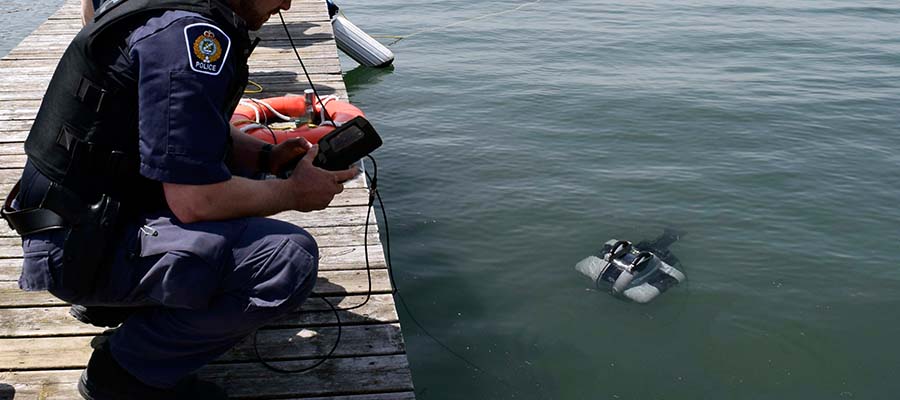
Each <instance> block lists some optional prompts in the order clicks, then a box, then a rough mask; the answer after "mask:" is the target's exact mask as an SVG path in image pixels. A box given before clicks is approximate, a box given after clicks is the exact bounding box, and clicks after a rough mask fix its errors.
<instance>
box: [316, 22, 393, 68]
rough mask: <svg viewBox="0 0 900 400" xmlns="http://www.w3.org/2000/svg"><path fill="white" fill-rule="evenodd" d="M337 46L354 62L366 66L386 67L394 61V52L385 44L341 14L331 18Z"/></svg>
mask: <svg viewBox="0 0 900 400" xmlns="http://www.w3.org/2000/svg"><path fill="white" fill-rule="evenodd" d="M331 27H332V30H334V40H335V42H337V47H338V48H339V49H341V51H343V52H344V53H345V54H347V55H348V56H350V58H352V59H354V60H355V61H356V62H358V63H360V64H362V65H365V66H367V67H375V68H381V67H387V66H388V65H391V63H393V62H394V53H393V52H392V51H391V50H390V49H388V48H387V47H386V46H385V45H383V44H381V43H379V42H378V41H377V40H375V39H374V38H372V37H371V36H369V35H368V34H367V33H365V32H363V30H362V29H359V27H358V26H356V25H354V24H353V23H352V22H350V20H348V19H347V18H344V17H343V16H342V15H336V16H335V17H334V18H332V19H331Z"/></svg>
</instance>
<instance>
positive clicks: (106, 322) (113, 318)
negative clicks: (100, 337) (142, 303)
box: [69, 304, 141, 328]
mask: <svg viewBox="0 0 900 400" xmlns="http://www.w3.org/2000/svg"><path fill="white" fill-rule="evenodd" d="M140 309H141V308H140V307H99V306H90V307H86V306H81V305H78V304H73V305H72V307H71V308H69V314H71V315H72V316H73V317H75V319H77V320H79V321H81V322H84V323H85V324H90V325H94V326H98V327H101V328H115V327H117V326H119V325H120V324H122V323H123V322H125V320H126V319H128V317H130V316H131V314H134V313H135V312H137V311H138V310H140Z"/></svg>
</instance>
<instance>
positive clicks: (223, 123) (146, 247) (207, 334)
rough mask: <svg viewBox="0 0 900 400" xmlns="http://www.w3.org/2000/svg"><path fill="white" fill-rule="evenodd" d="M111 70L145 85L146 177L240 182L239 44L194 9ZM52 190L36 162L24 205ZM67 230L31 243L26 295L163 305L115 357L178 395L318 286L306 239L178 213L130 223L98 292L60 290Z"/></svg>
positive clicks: (292, 232)
mask: <svg viewBox="0 0 900 400" xmlns="http://www.w3.org/2000/svg"><path fill="white" fill-rule="evenodd" d="M123 40H124V44H123V47H122V48H123V49H125V50H126V51H120V52H119V55H118V56H117V57H114V60H115V61H114V62H113V63H112V64H111V67H112V70H114V71H120V72H121V73H122V74H123V75H124V76H128V77H130V78H131V79H134V80H136V81H137V82H138V108H139V131H140V141H139V150H140V173H141V175H143V176H145V177H147V178H150V179H153V180H156V181H160V182H168V183H178V184H195V185H200V184H211V183H217V182H222V181H225V180H228V179H230V178H231V171H229V169H228V167H227V166H226V164H225V160H226V156H227V153H228V152H229V151H230V147H229V146H230V140H229V135H230V132H229V123H228V120H227V119H226V118H227V116H225V115H223V113H222V109H223V104H224V103H225V102H226V101H227V100H226V96H227V94H226V88H227V87H229V84H230V82H231V80H232V78H233V75H234V74H235V71H234V67H233V65H232V64H230V63H229V62H228V60H229V57H230V56H231V54H230V44H231V39H230V38H229V37H228V36H227V35H226V34H225V33H224V32H223V30H221V29H219V28H218V27H216V26H215V25H214V24H213V23H212V21H210V20H208V19H205V18H203V17H201V16H199V15H198V14H193V13H190V12H185V11H167V12H164V13H160V14H159V15H157V16H155V17H153V18H150V19H148V20H147V21H146V23H144V24H143V25H141V26H139V27H137V29H135V30H134V31H132V32H131V34H130V35H129V36H128V37H127V38H123ZM48 184H49V181H48V180H47V178H46V177H44V176H43V175H42V174H41V173H40V172H38V171H37V169H35V168H34V166H33V165H32V164H31V163H30V162H29V163H28V164H27V165H26V168H25V172H24V174H23V177H22V191H21V192H20V194H19V196H18V197H17V199H16V205H15V206H16V207H20V208H24V207H30V206H35V205H37V204H38V203H40V200H41V198H42V197H43V193H44V191H45V190H46V187H47V185H48ZM64 239H65V231H64V230H56V231H49V232H44V233H37V234H33V235H29V236H26V237H25V238H23V248H24V252H25V262H24V266H23V272H22V276H21V278H20V280H19V283H20V286H21V287H22V288H23V289H25V290H49V291H50V292H51V293H53V294H54V295H56V296H58V297H60V298H61V299H63V300H66V301H69V302H72V303H77V304H84V305H116V306H158V307H148V308H146V309H142V311H140V312H139V313H137V314H135V315H133V316H132V317H130V318H129V319H128V320H127V321H126V322H125V323H124V324H123V325H122V326H121V327H120V328H119V329H118V330H117V331H116V333H115V334H114V335H112V337H111V338H110V343H111V351H112V355H113V358H115V360H116V361H117V362H118V363H119V364H120V365H121V366H122V367H124V368H125V369H126V370H128V371H129V372H130V373H131V374H132V375H134V376H135V377H137V378H138V379H140V380H141V381H143V382H144V383H146V384H149V385H152V386H158V387H171V386H172V385H174V383H175V382H176V381H177V380H178V379H180V378H182V377H184V376H185V375H186V374H188V373H189V372H191V371H193V370H196V369H197V368H199V367H201V366H202V365H204V364H206V363H208V362H210V361H212V360H213V359H215V358H216V357H218V356H219V355H221V354H223V353H224V352H226V351H227V350H228V349H230V348H231V347H232V346H233V345H234V344H236V343H237V342H238V341H239V340H241V339H242V338H243V337H245V336H246V335H247V334H249V333H251V332H252V331H253V330H255V329H256V328H258V327H259V326H261V325H263V324H265V323H266V322H268V321H270V320H272V319H274V318H276V317H277V316H279V315H282V314H284V313H286V312H289V311H291V310H293V309H296V308H297V307H298V306H299V305H300V303H302V301H303V300H304V299H305V298H306V297H307V296H308V295H309V293H310V292H311V291H312V288H313V286H314V284H315V278H316V272H317V266H318V249H317V247H316V243H315V241H314V240H313V238H312V237H311V236H310V235H309V234H308V233H307V232H305V231H304V230H302V229H300V228H298V227H296V226H294V225H291V224H288V223H285V222H281V221H276V220H271V219H265V218H241V219H233V220H227V221H215V222H197V223H191V224H183V223H181V222H180V221H178V220H177V218H175V217H174V215H173V214H172V212H171V211H170V210H167V209H165V210H160V211H158V212H153V213H150V214H146V215H141V216H139V217H137V218H135V219H133V220H130V221H127V223H126V224H125V227H124V231H123V234H122V236H121V237H118V238H117V243H116V245H115V246H114V248H115V250H114V251H115V252H114V254H113V255H112V258H111V265H110V267H109V268H108V272H107V273H106V274H103V275H102V279H101V281H100V282H99V284H98V287H97V289H96V290H95V291H94V292H93V293H90V294H85V293H74V292H70V291H67V290H66V289H64V288H62V287H61V285H59V284H58V281H59V276H60V271H59V268H60V266H61V260H62V258H63V257H64V254H62V253H63V251H62V248H63V240H64Z"/></svg>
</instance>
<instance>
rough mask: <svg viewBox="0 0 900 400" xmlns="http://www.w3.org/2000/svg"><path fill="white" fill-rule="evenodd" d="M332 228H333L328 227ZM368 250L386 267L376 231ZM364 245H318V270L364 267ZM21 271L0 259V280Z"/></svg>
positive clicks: (375, 263) (14, 262)
mask: <svg viewBox="0 0 900 400" xmlns="http://www.w3.org/2000/svg"><path fill="white" fill-rule="evenodd" d="M329 229H333V228H329ZM332 236H334V237H335V240H336V241H349V240H351V239H356V241H358V242H359V243H360V244H361V243H363V239H362V233H359V234H357V235H354V236H352V237H347V235H332ZM316 241H317V242H320V243H326V244H327V243H329V241H328V240H323V239H322V238H321V237H318V238H316ZM368 243H369V246H368V250H369V268H371V269H382V268H386V265H387V264H386V262H385V260H384V251H383V249H382V247H381V244H380V243H379V242H378V235H377V233H370V234H369V239H368ZM365 250H366V247H363V246H361V245H354V244H349V245H347V246H338V247H319V270H320V271H349V270H358V269H366V261H365ZM21 272H22V259H21V258H2V259H0V282H17V281H18V279H19V274H21Z"/></svg>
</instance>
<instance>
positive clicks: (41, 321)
mask: <svg viewBox="0 0 900 400" xmlns="http://www.w3.org/2000/svg"><path fill="white" fill-rule="evenodd" d="M327 299H328V301H330V302H331V303H332V304H333V305H334V306H335V308H337V309H339V310H341V309H347V311H338V315H339V317H340V321H341V324H343V325H366V324H384V323H395V322H397V321H398V319H397V310H396V309H395V308H394V302H393V297H392V296H391V295H389V294H378V295H372V296H371V297H370V298H369V299H368V301H366V296H365V295H359V296H347V297H328V298H327ZM359 305H361V306H360V307H359V308H354V307H356V306H359ZM351 308H352V309H351ZM336 323H337V320H336V319H335V316H334V313H333V312H332V310H331V307H329V306H328V305H327V304H326V303H325V302H324V301H323V298H310V299H308V300H307V301H306V302H305V303H304V304H303V306H302V307H301V308H300V310H298V311H295V312H292V313H288V314H286V315H284V316H282V317H280V318H279V319H277V320H275V321H273V322H272V323H270V324H269V325H268V327H269V328H288V327H301V328H305V327H313V326H332V325H335V324H336ZM105 330H106V329H105V328H98V327H96V326H93V325H88V324H84V323H81V322H79V321H77V320H75V319H74V318H72V316H70V315H69V307H68V306H67V305H63V304H60V305H58V306H53V307H34V308H0V338H11V337H51V336H79V335H99V334H101V333H103V332H104V331H105ZM5 346H7V344H6V342H5V341H0V348H3V347H5Z"/></svg>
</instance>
